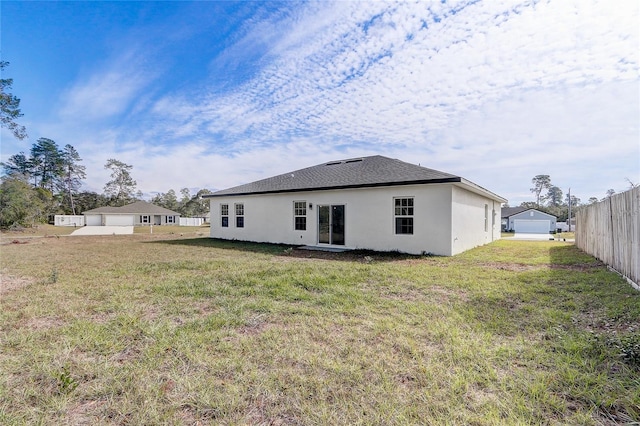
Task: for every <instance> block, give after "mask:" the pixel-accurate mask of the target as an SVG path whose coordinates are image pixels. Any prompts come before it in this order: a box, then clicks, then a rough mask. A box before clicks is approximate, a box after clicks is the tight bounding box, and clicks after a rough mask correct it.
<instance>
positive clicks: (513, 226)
mask: <svg viewBox="0 0 640 426" xmlns="http://www.w3.org/2000/svg"><path fill="white" fill-rule="evenodd" d="M556 220H557V218H556V217H555V216H553V215H550V214H548V213H545V212H543V211H540V210H536V209H532V208H528V207H503V208H502V230H503V231H508V232H517V233H519V234H548V233H550V232H554V231H555V230H556Z"/></svg>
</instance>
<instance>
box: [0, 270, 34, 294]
mask: <svg viewBox="0 0 640 426" xmlns="http://www.w3.org/2000/svg"><path fill="white" fill-rule="evenodd" d="M33 283H35V280H34V279H33V278H27V277H16V276H15V275H10V274H7V273H5V272H0V294H4V293H8V292H10V291H14V290H19V289H21V288H24V287H27V286H30V285H31V284H33Z"/></svg>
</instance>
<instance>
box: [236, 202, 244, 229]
mask: <svg viewBox="0 0 640 426" xmlns="http://www.w3.org/2000/svg"><path fill="white" fill-rule="evenodd" d="M235 210H236V228H244V203H236V204H235Z"/></svg>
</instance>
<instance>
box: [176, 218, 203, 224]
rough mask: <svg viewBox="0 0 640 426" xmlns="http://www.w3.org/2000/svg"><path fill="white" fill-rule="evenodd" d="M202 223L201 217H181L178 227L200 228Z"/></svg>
mask: <svg viewBox="0 0 640 426" xmlns="http://www.w3.org/2000/svg"><path fill="white" fill-rule="evenodd" d="M203 223H204V219H203V218H201V217H181V218H180V226H200V225H202V224H203Z"/></svg>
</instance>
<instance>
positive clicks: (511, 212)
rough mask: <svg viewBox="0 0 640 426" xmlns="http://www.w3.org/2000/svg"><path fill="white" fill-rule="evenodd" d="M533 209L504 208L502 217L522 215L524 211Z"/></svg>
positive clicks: (519, 207)
mask: <svg viewBox="0 0 640 426" xmlns="http://www.w3.org/2000/svg"><path fill="white" fill-rule="evenodd" d="M530 209H531V207H521V206H518V207H503V208H502V212H501V214H502V217H503V218H504V217H509V216H513V215H514V214H518V213H522V212H523V211H526V210H530Z"/></svg>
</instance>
